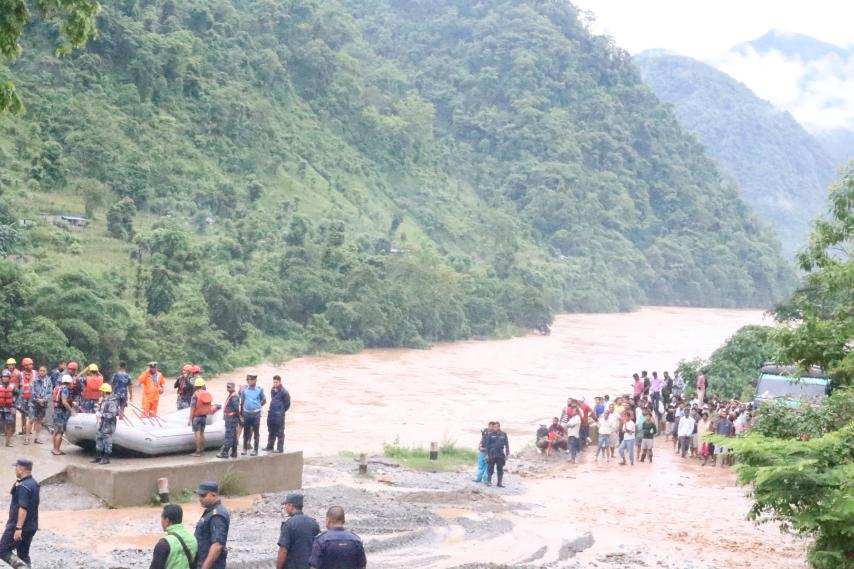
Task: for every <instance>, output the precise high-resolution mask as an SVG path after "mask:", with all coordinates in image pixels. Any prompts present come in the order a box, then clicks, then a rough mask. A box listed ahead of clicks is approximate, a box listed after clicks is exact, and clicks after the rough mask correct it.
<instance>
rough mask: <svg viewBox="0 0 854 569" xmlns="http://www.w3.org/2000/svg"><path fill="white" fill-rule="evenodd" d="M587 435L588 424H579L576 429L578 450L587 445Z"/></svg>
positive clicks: (588, 434)
mask: <svg viewBox="0 0 854 569" xmlns="http://www.w3.org/2000/svg"><path fill="white" fill-rule="evenodd" d="M588 437H590V426H589V425H581V428H580V429H579V430H578V443H579V445H580V446H579V450H580V449H582V448H584V447H586V446H587V439H588Z"/></svg>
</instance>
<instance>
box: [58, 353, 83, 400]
mask: <svg viewBox="0 0 854 569" xmlns="http://www.w3.org/2000/svg"><path fill="white" fill-rule="evenodd" d="M66 371H68V375H69V376H71V385H69V386H68V402H69V403H71V405H72V407H73V406H75V405H76V404H77V403H78V401H79V400H80V397H82V395H83V391H82V390H81V388H80V381H79V378H78V376H77V362H68V367H67V368H66ZM60 381H61V380H60Z"/></svg>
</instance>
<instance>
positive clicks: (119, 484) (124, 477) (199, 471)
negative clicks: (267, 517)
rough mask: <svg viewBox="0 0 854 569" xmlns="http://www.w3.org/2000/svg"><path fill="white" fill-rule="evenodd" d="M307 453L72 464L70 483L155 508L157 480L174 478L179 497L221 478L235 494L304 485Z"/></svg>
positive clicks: (110, 500) (117, 504)
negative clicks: (207, 482)
mask: <svg viewBox="0 0 854 569" xmlns="http://www.w3.org/2000/svg"><path fill="white" fill-rule="evenodd" d="M302 470H303V456H302V452H301V451H296V452H285V453H283V454H266V455H261V456H253V457H241V458H238V459H230V460H226V459H215V458H214V459H211V458H207V457H206V458H192V457H187V456H176V457H161V458H160V459H159V460H158V461H157V462H156V463H150V462H149V461H147V460H145V459H135V460H125V461H121V462H120V463H117V464H111V465H108V466H97V465H88V464H79V463H77V464H69V465H68V467H67V469H66V477H67V480H68V481H69V482H71V483H73V484H77V485H78V486H82V487H83V488H85V489H86V490H88V491H89V492H91V493H92V494H94V495H96V496H98V497H99V498H101V499H102V500H104V501H105V502H106V503H107V504H108V505H110V506H111V507H113V508H122V507H128V506H142V505H146V504H150V503H151V501H152V499H153V498H155V497H156V495H157V479H158V478H164V477H165V478H168V479H169V489H170V492H171V495H172V497H173V498H174V497H175V496H177V495H178V494H180V493H181V492H182V491H183V490H184V489H189V490H195V489H196V487H197V486H198V485H199V482H202V481H204V480H216V481H217V482H219V483H220V484H223V483H224V484H226V485H227V486H228V487H229V490H230V492H229V493H231V494H255V493H261V492H280V491H283V490H295V489H298V488H301V487H302Z"/></svg>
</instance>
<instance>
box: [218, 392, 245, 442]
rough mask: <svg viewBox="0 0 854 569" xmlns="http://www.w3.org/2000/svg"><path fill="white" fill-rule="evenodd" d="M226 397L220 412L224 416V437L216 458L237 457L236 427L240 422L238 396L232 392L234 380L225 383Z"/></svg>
mask: <svg viewBox="0 0 854 569" xmlns="http://www.w3.org/2000/svg"><path fill="white" fill-rule="evenodd" d="M225 387H226V389H227V390H228V397H226V398H225V404H224V405H223V410H222V414H223V416H224V418H225V438H224V439H223V441H222V450H220V451H219V454H218V455H217V457H218V458H228V456H229V454H230V455H231V458H237V427H238V425H239V423H240V398H239V397H238V396H237V394H236V393H235V392H234V382H233V381H229V382H228V383H227V384H226V386H225Z"/></svg>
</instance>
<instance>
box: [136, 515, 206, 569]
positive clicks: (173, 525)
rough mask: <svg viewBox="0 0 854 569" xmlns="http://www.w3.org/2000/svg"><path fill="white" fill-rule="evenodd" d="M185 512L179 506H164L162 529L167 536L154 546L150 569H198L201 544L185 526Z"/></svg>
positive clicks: (161, 517)
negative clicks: (198, 553) (197, 559)
mask: <svg viewBox="0 0 854 569" xmlns="http://www.w3.org/2000/svg"><path fill="white" fill-rule="evenodd" d="M183 519H184V510H183V509H182V508H181V506H179V505H178V504H167V505H166V506H163V512H162V513H161V514H160V527H162V528H163V531H165V532H166V536H165V537H163V538H162V539H161V540H160V541H158V542H157V545H155V546H154V555H153V556H152V559H151V565H150V566H149V568H148V569H196V553H197V552H198V550H199V544H198V543H197V542H196V538H195V536H194V535H193V534H191V533H190V532H189V531H188V530H187V528H186V527H184V524H182V523H181V522H182V521H183Z"/></svg>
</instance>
